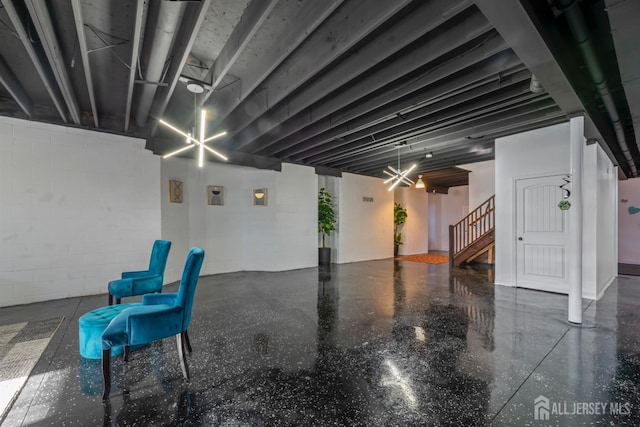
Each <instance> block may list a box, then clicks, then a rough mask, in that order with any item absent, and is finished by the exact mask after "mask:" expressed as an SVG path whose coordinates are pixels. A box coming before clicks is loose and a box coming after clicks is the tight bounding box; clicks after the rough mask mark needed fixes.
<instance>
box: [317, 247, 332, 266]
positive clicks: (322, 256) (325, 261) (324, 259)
mask: <svg viewBox="0 0 640 427" xmlns="http://www.w3.org/2000/svg"><path fill="white" fill-rule="evenodd" d="M329 264H331V248H318V265H329Z"/></svg>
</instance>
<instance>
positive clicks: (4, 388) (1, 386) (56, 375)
mask: <svg viewBox="0 0 640 427" xmlns="http://www.w3.org/2000/svg"><path fill="white" fill-rule="evenodd" d="M70 369H71V368H65V369H58V370H55V371H49V372H44V373H42V374H37V375H33V376H32V377H30V378H27V379H26V381H27V382H32V383H33V384H38V387H37V388H38V390H40V384H41V383H42V382H43V381H45V377H46V382H47V386H46V387H45V388H44V389H42V390H41V391H40V393H41V394H42V393H43V392H44V390H51V393H59V392H60V390H62V385H63V381H64V380H66V379H67V378H68V377H69V371H70ZM24 380H25V378H24V377H19V378H12V379H10V380H6V381H0V401H2V402H4V401H5V399H7V398H8V399H9V401H8V402H7V403H11V402H10V399H12V398H13V396H14V394H15V391H16V389H15V388H14V386H16V385H17V386H18V387H20V388H21V387H22V384H23V381H24ZM27 382H25V383H24V385H25V386H26V385H27ZM34 397H35V396H34ZM18 398H19V396H18ZM16 400H17V399H16ZM38 400H40V401H42V403H41V404H40V405H33V404H31V405H29V412H28V414H26V416H27V418H28V420H29V423H30V424H31V423H37V422H39V421H43V420H44V419H45V418H46V417H47V413H48V412H49V409H50V408H52V407H55V405H53V404H52V401H51V399H49V398H48V396H42V395H40V396H39V398H38ZM14 403H15V402H14ZM31 403H33V402H31ZM10 411H11V408H7V412H10Z"/></svg>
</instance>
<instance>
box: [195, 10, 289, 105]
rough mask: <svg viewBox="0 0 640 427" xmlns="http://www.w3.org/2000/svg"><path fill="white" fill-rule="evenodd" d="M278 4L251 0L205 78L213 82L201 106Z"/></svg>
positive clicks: (206, 80) (201, 101)
mask: <svg viewBox="0 0 640 427" xmlns="http://www.w3.org/2000/svg"><path fill="white" fill-rule="evenodd" d="M276 4H278V0H251V3H249V4H248V5H247V7H246V8H245V10H244V12H243V13H242V16H241V17H240V21H239V22H238V24H236V26H235V27H234V29H233V31H232V32H231V35H230V36H229V38H228V39H227V42H226V43H225V44H224V46H223V48H222V50H221V51H220V53H219V54H218V57H217V58H216V61H215V62H214V63H213V66H212V67H211V68H210V69H209V72H208V73H207V75H206V77H205V78H204V81H205V82H207V83H210V84H211V89H209V91H208V92H207V93H206V94H205V95H204V96H203V97H202V99H201V100H200V106H201V107H202V106H203V105H204V104H205V103H206V102H207V100H208V99H209V97H210V96H211V94H213V92H214V91H215V90H216V89H217V88H218V85H219V84H220V82H222V79H224V77H225V76H226V75H227V73H228V72H229V69H230V68H231V66H232V65H233V64H234V63H235V61H236V59H238V56H240V54H241V53H242V52H243V51H244V49H245V47H247V44H248V43H249V40H251V38H252V37H253V36H254V35H255V33H256V31H258V29H259V28H260V26H262V23H263V22H264V21H265V19H267V17H268V16H269V14H270V13H271V11H272V10H273V8H274V7H275V6H276Z"/></svg>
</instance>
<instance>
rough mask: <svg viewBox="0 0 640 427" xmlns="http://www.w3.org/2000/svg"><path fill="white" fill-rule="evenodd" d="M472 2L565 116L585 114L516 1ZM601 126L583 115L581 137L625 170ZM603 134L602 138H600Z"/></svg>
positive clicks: (620, 158)
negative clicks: (598, 144)
mask: <svg viewBox="0 0 640 427" xmlns="http://www.w3.org/2000/svg"><path fill="white" fill-rule="evenodd" d="M474 2H475V4H476V6H478V8H479V9H480V11H481V12H482V13H483V14H484V16H486V17H487V19H488V20H489V22H491V24H492V25H493V26H494V27H495V28H496V30H498V32H499V33H500V35H501V36H502V37H503V38H504V39H505V41H506V42H507V43H508V44H509V46H510V47H511V48H512V49H513V50H514V52H515V53H516V54H517V55H518V57H519V58H520V59H521V60H522V62H523V63H524V64H525V65H526V66H527V68H528V69H529V70H530V71H531V73H533V74H535V76H536V77H537V79H538V80H539V81H540V83H542V86H543V87H544V88H545V89H546V91H547V92H548V93H549V94H550V95H551V97H552V98H553V100H554V101H555V102H556V104H557V105H558V107H560V109H561V110H562V111H563V112H564V113H565V114H566V115H567V116H569V117H571V116H575V115H580V114H582V113H583V112H585V111H587V108H585V106H584V104H582V102H581V101H580V99H579V97H578V95H577V94H576V93H575V91H574V90H573V88H572V87H571V84H570V83H569V80H568V79H567V77H566V76H565V74H564V73H563V72H562V70H561V68H560V65H558V62H557V61H556V60H555V58H554V57H553V54H552V53H551V50H550V49H549V47H548V46H547V44H546V43H545V41H544V40H543V38H542V36H541V35H540V33H539V32H538V30H537V29H536V28H535V25H534V24H533V22H532V21H531V18H530V17H529V15H528V14H527V12H526V11H525V9H524V7H523V6H522V4H521V2H520V1H513V0H474ZM604 126H608V123H607V122H606V121H603V120H598V119H595V118H592V117H591V116H590V115H589V114H585V137H586V138H587V139H596V140H598V141H605V142H606V144H601V146H602V147H603V149H605V151H606V152H607V154H608V155H609V158H610V159H611V161H613V162H614V164H616V165H619V164H620V165H622V167H623V168H624V169H626V170H628V166H627V165H626V162H624V157H622V152H621V151H620V150H619V148H618V149H617V151H619V157H618V156H616V155H614V151H615V150H614V148H613V147H611V146H612V145H615V144H616V143H615V142H612V141H611V138H612V137H614V135H613V132H611V131H610V130H607V129H603V127H604ZM605 135H606V136H607V138H606V139H605V138H603V136H605Z"/></svg>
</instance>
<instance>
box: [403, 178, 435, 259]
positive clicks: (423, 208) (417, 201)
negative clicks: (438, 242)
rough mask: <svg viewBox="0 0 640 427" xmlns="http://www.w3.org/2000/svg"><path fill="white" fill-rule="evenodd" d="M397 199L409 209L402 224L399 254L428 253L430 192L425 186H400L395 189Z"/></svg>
mask: <svg viewBox="0 0 640 427" xmlns="http://www.w3.org/2000/svg"><path fill="white" fill-rule="evenodd" d="M394 198H395V201H396V202H397V203H400V204H401V205H402V206H403V207H404V208H405V209H406V210H407V220H406V222H405V223H404V224H403V225H402V228H401V229H400V232H401V233H402V242H403V244H402V245H400V248H399V251H398V253H399V255H414V254H426V253H427V252H429V193H427V192H426V191H425V190H424V188H422V189H420V188H415V187H414V186H411V187H400V188H396V189H395V195H394Z"/></svg>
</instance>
